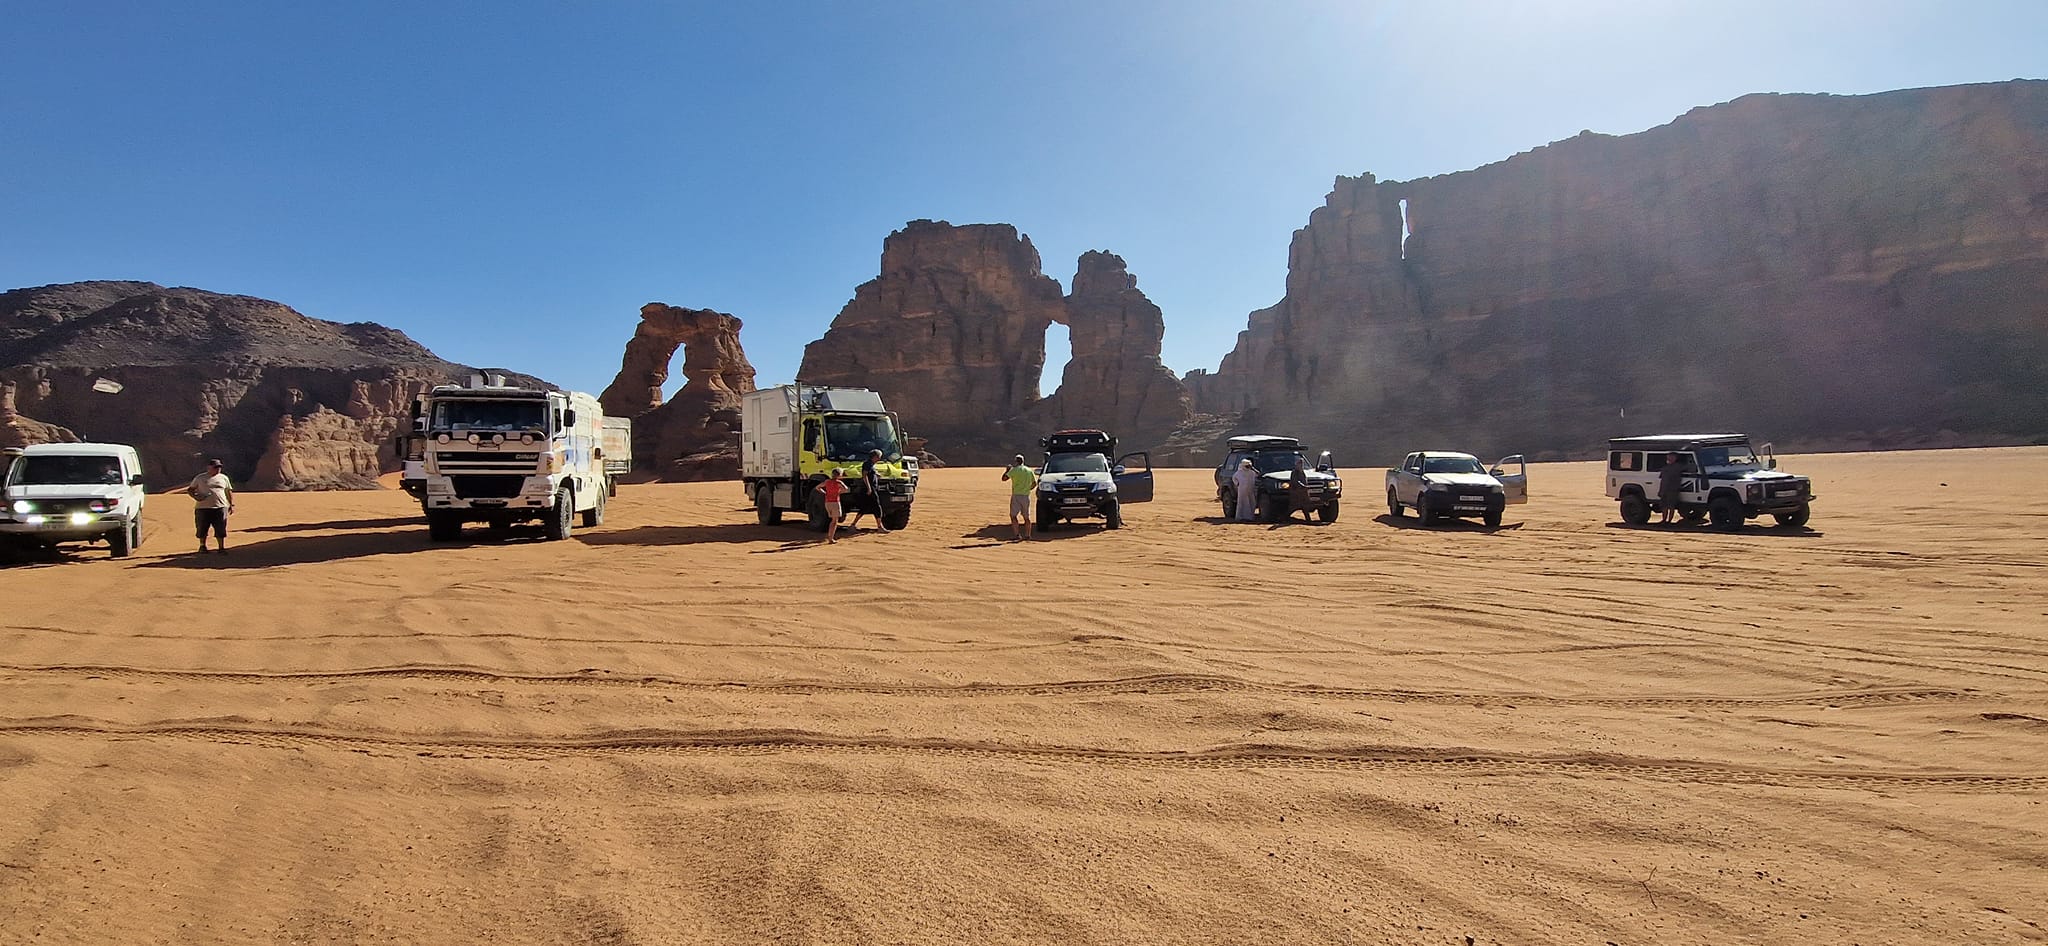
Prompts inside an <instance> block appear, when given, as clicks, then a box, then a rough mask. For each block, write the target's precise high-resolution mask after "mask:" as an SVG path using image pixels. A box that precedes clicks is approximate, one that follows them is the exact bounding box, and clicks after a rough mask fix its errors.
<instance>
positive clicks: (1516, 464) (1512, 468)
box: [1493, 453, 1529, 503]
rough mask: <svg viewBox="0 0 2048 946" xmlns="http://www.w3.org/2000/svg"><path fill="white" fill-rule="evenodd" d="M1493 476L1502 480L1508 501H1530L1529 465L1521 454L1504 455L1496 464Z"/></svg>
mask: <svg viewBox="0 0 2048 946" xmlns="http://www.w3.org/2000/svg"><path fill="white" fill-rule="evenodd" d="M1493 478H1494V479H1497V480H1499V481H1500V486H1501V489H1502V491H1504V492H1506V493H1507V494H1508V502H1510V503H1526V502H1528V501H1529V465H1528V464H1527V463H1524V462H1523V461H1522V455H1521V454H1519V453H1517V454H1515V455H1514V456H1511V457H1504V458H1502V459H1501V461H1500V462H1499V463H1496V464H1494V465H1493Z"/></svg>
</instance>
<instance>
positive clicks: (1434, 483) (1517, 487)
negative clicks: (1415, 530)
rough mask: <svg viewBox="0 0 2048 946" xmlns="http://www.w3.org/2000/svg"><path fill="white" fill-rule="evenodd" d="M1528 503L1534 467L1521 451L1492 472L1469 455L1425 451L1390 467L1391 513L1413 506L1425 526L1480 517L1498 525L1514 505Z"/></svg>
mask: <svg viewBox="0 0 2048 946" xmlns="http://www.w3.org/2000/svg"><path fill="white" fill-rule="evenodd" d="M1528 501H1529V470H1528V466H1527V464H1525V463H1524V462H1523V461H1522V457H1521V455H1520V454H1516V455H1515V456H1511V457H1507V458H1505V459H1502V460H1501V461H1500V462H1499V463H1496V464H1494V465H1493V468H1492V469H1490V470H1489V469H1487V467H1486V465H1485V464H1482V463H1480V462H1479V458H1478V457H1475V456H1473V455H1471V454H1469V453H1442V452H1438V451H1434V450H1423V451H1418V452H1415V453H1411V454H1409V455H1408V456H1407V458H1405V459H1403V460H1402V461H1401V465H1400V466H1397V467H1394V468H1393V469H1391V470H1388V471H1387V515H1390V516H1393V517H1395V518H1399V517H1400V516H1401V513H1402V511H1404V510H1407V509H1413V510H1415V516H1416V518H1418V519H1421V520H1422V524H1423V525H1429V524H1431V523H1433V522H1435V521H1437V520H1439V519H1468V518H1472V517H1474V516H1477V517H1479V518H1480V519H1481V520H1482V521H1484V522H1485V523H1486V524H1487V525H1488V526H1498V525H1500V517H1501V513H1502V512H1503V511H1505V510H1506V509H1507V506H1508V504H1509V503H1526V502H1528Z"/></svg>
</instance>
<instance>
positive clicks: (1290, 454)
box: [1251, 450, 1301, 473]
mask: <svg viewBox="0 0 2048 946" xmlns="http://www.w3.org/2000/svg"><path fill="white" fill-rule="evenodd" d="M1299 456H1301V451H1299V450H1261V451H1259V452H1257V453H1254V454H1252V455H1251V461H1252V469H1255V470H1258V471H1259V472H1261V473H1292V472H1294V460H1295V458H1296V457H1299Z"/></svg>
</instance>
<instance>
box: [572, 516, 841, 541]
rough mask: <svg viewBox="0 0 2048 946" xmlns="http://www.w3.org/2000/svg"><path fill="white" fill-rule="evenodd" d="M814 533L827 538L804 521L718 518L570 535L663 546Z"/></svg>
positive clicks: (777, 538)
mask: <svg viewBox="0 0 2048 946" xmlns="http://www.w3.org/2000/svg"><path fill="white" fill-rule="evenodd" d="M748 511H749V512H751V511H752V510H748ZM840 531H841V533H842V534H844V533H845V530H844V529H843V528H842V529H841V530H840ZM811 536H817V541H819V542H823V541H825V537H824V536H823V535H820V534H818V533H815V532H811V531H809V530H808V529H806V528H805V527H804V525H803V523H801V522H793V523H788V524H784V525H774V526H764V525H761V524H760V523H755V522H717V523H711V524H709V525H701V526H634V527H633V528H631V529H614V530H606V531H599V532H587V533H586V532H575V533H571V534H570V536H569V537H570V538H572V539H575V540H576V541H578V542H581V543H583V544H584V545H649V546H663V545H711V544H719V543H725V544H744V543H749V542H783V543H786V544H792V545H810V544H811V542H810V541H808V540H809V539H810V537H811Z"/></svg>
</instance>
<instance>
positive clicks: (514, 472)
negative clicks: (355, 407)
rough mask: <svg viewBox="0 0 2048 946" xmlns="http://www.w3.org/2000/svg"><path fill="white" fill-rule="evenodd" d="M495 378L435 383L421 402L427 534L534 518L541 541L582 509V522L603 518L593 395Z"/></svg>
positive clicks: (439, 538)
mask: <svg viewBox="0 0 2048 946" xmlns="http://www.w3.org/2000/svg"><path fill="white" fill-rule="evenodd" d="M491 382H492V383H486V382H485V381H484V379H483V378H482V377H481V376H478V377H473V378H471V380H470V383H469V384H468V385H467V386H457V385H441V386H439V387H436V388H434V389H433V390H431V391H429V392H427V393H426V394H425V395H424V396H423V397H422V398H421V400H420V410H421V418H420V423H419V430H420V434H421V437H422V441H423V446H424V451H423V452H424V456H423V458H422V460H421V465H422V467H423V470H422V472H423V473H424V482H423V483H422V484H421V486H422V493H421V500H420V505H421V508H422V510H423V511H424V512H425V514H426V519H427V532H428V535H429V537H430V538H431V539H432V540H434V541H436V542H445V541H451V540H453V539H455V538H458V537H459V536H460V534H461V531H462V525H463V523H465V522H482V523H485V524H487V525H489V526H490V527H491V528H492V529H493V530H494V531H495V530H503V529H505V528H507V527H509V526H511V525H513V524H515V523H520V522H531V521H535V520H538V521H540V523H541V524H542V526H543V529H544V532H545V534H546V537H547V538H549V539H566V538H568V537H569V534H570V532H571V531H572V530H573V529H574V528H575V525H576V519H577V517H579V516H580V517H581V519H582V525H583V526H584V527H585V528H589V527H592V526H596V525H598V524H600V523H602V522H604V510H605V501H606V499H607V498H609V496H610V495H611V492H612V490H611V476H610V474H609V473H608V472H606V470H605V468H604V465H603V460H602V454H601V450H600V448H599V444H600V443H601V433H600V430H601V427H602V425H603V424H604V422H605V420H606V418H605V417H604V410H603V408H602V407H600V406H599V404H598V402H597V398H595V397H592V396H591V395H589V394H584V393H582V392H579V391H551V390H539V389H533V388H520V387H512V386H507V385H505V384H504V383H503V378H500V377H494V378H492V379H491Z"/></svg>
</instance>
